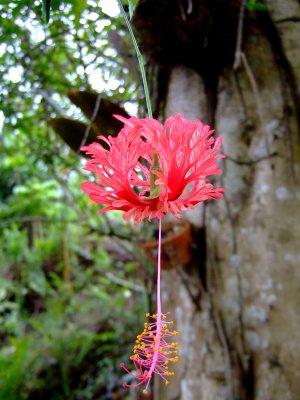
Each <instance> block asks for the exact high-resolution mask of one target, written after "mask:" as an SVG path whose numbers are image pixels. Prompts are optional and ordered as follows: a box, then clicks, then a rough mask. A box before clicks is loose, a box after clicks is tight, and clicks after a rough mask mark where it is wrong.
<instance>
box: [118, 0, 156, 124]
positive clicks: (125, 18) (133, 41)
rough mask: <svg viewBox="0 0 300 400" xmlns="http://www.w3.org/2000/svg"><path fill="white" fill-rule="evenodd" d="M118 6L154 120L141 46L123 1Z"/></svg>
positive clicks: (150, 114)
mask: <svg viewBox="0 0 300 400" xmlns="http://www.w3.org/2000/svg"><path fill="white" fill-rule="evenodd" d="M118 4H119V7H120V10H121V13H122V15H123V18H124V21H125V23H126V25H127V28H128V31H129V34H130V37H131V40H132V43H133V46H134V49H135V52H136V56H137V59H138V62H139V67H140V71H141V76H142V81H143V86H144V93H145V99H146V105H147V111H148V116H149V118H152V107H151V101H150V95H149V89H148V83H147V78H146V72H145V67H144V60H143V56H142V54H141V52H140V49H139V46H138V44H137V41H136V38H135V36H134V33H133V30H132V28H131V24H130V21H129V19H128V17H127V14H126V12H125V10H124V7H123V5H122V2H121V0H118Z"/></svg>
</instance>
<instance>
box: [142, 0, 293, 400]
mask: <svg viewBox="0 0 300 400" xmlns="http://www.w3.org/2000/svg"><path fill="white" fill-rule="evenodd" d="M154 3H155V2H154ZM164 3H168V2H164ZM181 3H182V4H181V6H182V10H183V11H182V13H181V14H180V15H181V18H183V17H184V15H185V17H186V18H188V17H189V15H192V12H193V11H192V12H191V13H190V14H188V12H187V9H184V7H185V6H186V7H192V8H193V7H196V2H195V1H194V2H192V1H188V2H187V4H186V5H185V4H184V3H185V2H184V1H182V2H181ZM216 3H218V2H216ZM219 3H222V2H221V1H220V2H219ZM229 3H230V2H229ZM162 4H163V3H162ZM173 4H175V3H173ZM201 4H202V2H201ZM205 4H206V3H205V2H203V4H202V7H203V8H202V11H203V9H205ZM237 5H238V6H240V2H237V4H236V6H237ZM267 6H268V11H257V12H252V13H249V12H247V11H245V15H244V17H243V18H240V22H241V21H244V22H245V23H244V26H245V28H244V29H242V27H241V25H240V27H241V29H240V33H241V34H242V35H241V37H242V47H241V48H240V49H239V48H238V51H237V52H236V54H235V56H236V57H237V58H235V59H236V66H238V65H239V66H238V68H237V69H236V70H234V69H233V67H232V64H229V63H227V64H226V62H225V63H224V64H223V66H222V68H220V70H218V69H215V71H217V75H218V76H217V79H210V76H209V74H208V69H206V70H201V68H200V67H199V64H197V63H195V65H194V66H193V65H192V64H191V63H190V62H189V63H187V64H188V65H185V63H184V62H182V60H181V62H180V63H177V65H176V63H173V64H172V63H171V67H170V62H169V67H170V70H171V73H170V74H169V78H168V86H167V95H166V105H165V110H166V114H167V115H170V114H174V113H176V112H180V113H181V114H183V115H184V116H185V117H187V118H190V119H195V118H199V119H202V120H203V122H208V121H209V122H210V123H211V122H213V123H214V128H215V129H216V134H217V135H222V136H223V153H224V154H226V156H227V158H226V159H225V160H224V161H223V162H222V170H223V173H222V176H221V177H220V178H218V180H217V181H216V185H217V186H219V187H225V188H226V195H225V199H224V200H218V201H214V202H209V203H206V204H205V205H204V206H203V205H201V206H200V207H199V208H198V210H196V211H194V212H195V213H196V214H194V215H192V218H191V220H193V221H197V225H198V226H197V227H196V230H197V231H198V236H197V235H196V236H195V243H194V244H195V245H196V246H197V247H198V252H196V254H197V256H196V257H195V258H194V260H193V263H192V265H190V266H186V267H183V268H178V269H176V270H172V271H165V272H164V273H163V296H162V298H163V304H164V306H163V307H164V310H165V311H167V310H168V311H172V314H173V316H174V319H175V323H176V329H178V330H179V332H180V338H179V344H180V357H181V359H180V363H179V364H178V365H176V376H175V378H173V380H172V381H171V382H170V383H171V384H170V385H169V386H168V387H167V388H165V387H163V385H161V384H159V383H158V382H156V395H155V398H157V399H164V400H175V399H178V400H179V399H180V400H210V399H211V400H227V399H228V400H229V399H230V400H233V399H241V400H259V399H261V400H288V399H294V400H297V399H300V373H299V370H298V366H299V365H300V351H299V343H300V297H299V293H300V268H299V266H300V246H299V244H300V239H299V238H300V224H299V221H300V140H299V138H300V115H299V112H300V111H299V110H300V108H299V106H300V93H299V91H300V53H299V43H300V6H299V2H297V1H296V0H285V1H279V0H268V1H267ZM228 7H229V6H228ZM235 9H236V8H235ZM184 11H186V13H185V14H184ZM235 15H236V14H235ZM144 19H145V18H144ZM146 20H147V18H146ZM199 23H200V22H199ZM235 26H236V31H237V26H238V21H237V20H236V25H235ZM138 27H139V24H137V28H138ZM148 28H149V26H148ZM221 33H222V32H221ZM141 36H142V39H143V35H141ZM237 36H238V35H237ZM235 39H236V37H235ZM235 43H236V40H235ZM208 46H209V42H208ZM234 47H235V46H234ZM239 50H240V52H239ZM228 51H230V50H228ZM195 53H196V49H195ZM195 57H196V56H195ZM229 58H230V57H229ZM232 61H233V57H232ZM238 61H239V62H238ZM221 63H222V61H221ZM212 82H215V83H213V84H212ZM199 232H200V234H199ZM203 233H205V235H204V234H203ZM199 238H202V239H201V241H200V239H199Z"/></svg>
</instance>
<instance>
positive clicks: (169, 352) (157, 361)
mask: <svg viewBox="0 0 300 400" xmlns="http://www.w3.org/2000/svg"><path fill="white" fill-rule="evenodd" d="M167 314H168V313H167ZM167 314H166V315H167ZM166 315H165V314H161V315H158V314H152V315H151V314H149V317H148V318H151V319H154V320H155V321H154V322H148V323H145V324H144V331H143V332H142V333H141V334H140V335H138V336H137V340H136V344H135V346H134V347H133V355H132V356H131V357H130V359H131V360H132V361H133V364H134V367H135V371H134V372H131V371H129V370H128V369H127V368H126V367H125V366H124V364H123V365H121V366H122V368H123V369H125V371H126V372H127V373H128V374H129V375H131V377H132V378H133V379H134V380H136V383H132V384H126V387H131V386H140V385H143V384H144V385H145V390H146V391H147V390H148V387H149V384H150V380H151V377H152V376H153V374H156V375H158V376H160V377H161V378H162V379H163V380H164V381H165V382H168V381H167V380H166V377H171V376H174V372H171V371H169V366H168V364H169V362H172V363H175V362H177V361H178V356H177V355H176V354H177V353H178V350H177V349H178V343H177V342H171V343H169V342H168V339H169V338H171V337H172V336H174V333H175V335H177V334H178V332H177V331H173V332H169V331H168V329H167V326H168V324H169V322H168V321H166V320H165V318H164V317H165V316H166ZM163 320H165V321H164V322H162V321H163ZM166 384H168V383H166ZM143 393H144V394H145V392H143Z"/></svg>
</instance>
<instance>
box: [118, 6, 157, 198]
mask: <svg viewBox="0 0 300 400" xmlns="http://www.w3.org/2000/svg"><path fill="white" fill-rule="evenodd" d="M117 1H118V4H119V7H120V10H121V13H122V15H123V18H124V20H125V23H126V25H127V28H128V31H129V34H130V37H131V40H132V43H133V46H134V49H135V52H136V56H137V59H138V62H139V67H140V71H141V76H142V82H143V86H144V93H145V99H146V105H147V111H148V116H149V118H152V117H153V114H152V107H151V101H150V95H149V89H148V83H147V78H146V72H145V66H144V60H143V56H142V54H141V52H140V49H139V46H138V44H137V41H136V38H135V35H134V33H133V30H132V28H131V24H130V21H129V19H128V17H127V14H126V12H125V10H124V7H123V5H122V2H121V0H117ZM128 3H129V11H130V14H132V11H133V10H132V3H131V0H128ZM153 170H160V167H159V163H158V157H157V154H154V156H153V167H152V169H151V171H150V196H149V199H155V198H156V197H158V196H159V194H160V192H161V186H160V185H156V184H155V181H156V180H157V176H156V175H154V174H153V173H152V171H153Z"/></svg>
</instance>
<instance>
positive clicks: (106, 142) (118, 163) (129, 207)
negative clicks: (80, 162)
mask: <svg viewBox="0 0 300 400" xmlns="http://www.w3.org/2000/svg"><path fill="white" fill-rule="evenodd" d="M116 118H118V119H119V120H121V121H122V122H124V128H123V129H122V130H121V131H120V133H119V135H118V136H117V137H115V138H113V137H111V136H109V137H108V139H107V138H106V137H103V136H99V139H100V141H102V143H92V144H91V145H89V146H85V147H83V148H82V150H83V151H85V152H86V153H87V154H88V155H91V157H92V158H91V160H89V161H88V162H87V164H86V166H85V169H86V170H88V171H91V172H93V173H94V174H95V175H96V176H97V178H98V181H97V182H96V183H94V182H85V183H82V184H81V188H82V189H83V190H84V191H85V192H86V193H88V194H89V196H90V198H91V200H93V201H95V202H96V203H98V204H103V205H106V207H104V208H103V209H101V210H100V213H103V212H105V211H108V210H122V211H124V218H125V219H129V218H131V217H133V218H134V221H135V222H140V221H142V220H143V219H144V218H148V219H149V220H151V219H152V218H157V219H158V220H159V239H158V256H157V313H156V314H153V315H152V316H150V314H147V315H146V316H147V317H149V318H151V319H152V320H151V321H150V322H147V323H145V325H144V330H143V332H142V333H141V334H140V335H138V336H137V340H136V345H135V346H134V348H133V355H132V356H131V357H130V358H131V360H132V361H133V364H134V367H135V371H134V372H131V371H129V370H128V369H127V368H126V367H125V365H124V364H123V363H122V364H121V367H122V368H123V369H124V370H125V371H126V372H127V373H128V374H129V375H131V376H132V377H133V378H134V379H135V380H136V383H132V384H130V385H129V384H124V386H125V387H132V386H133V387H134V386H140V385H143V384H144V385H145V389H144V390H143V393H144V394H146V393H147V390H148V387H149V384H150V381H151V379H152V376H153V375H154V374H156V375H157V376H160V377H161V378H162V379H163V380H164V381H165V384H168V383H169V382H168V377H170V376H173V375H174V373H173V372H171V371H169V363H175V362H177V361H178V343H177V342H173V341H170V338H172V337H173V336H177V334H178V332H177V331H176V330H171V329H170V328H171V325H172V323H173V322H172V321H167V315H168V314H169V313H166V314H163V313H162V310H161V295H160V271H161V223H162V217H163V216H164V215H166V214H167V213H168V211H169V210H170V211H171V212H172V213H173V215H175V216H176V217H178V218H180V216H181V213H182V212H183V211H184V210H186V209H187V208H193V207H194V206H195V205H196V204H198V203H200V202H202V201H205V200H209V199H217V198H221V197H223V191H224V189H222V188H215V187H214V186H213V185H212V184H211V183H208V182H207V177H209V176H212V175H215V174H218V173H220V172H221V171H220V169H219V167H218V165H217V163H216V161H217V158H220V157H223V156H222V155H220V154H219V155H216V153H217V152H218V150H219V149H220V146H221V142H222V138H221V137H219V138H217V140H215V139H214V138H213V137H212V136H211V135H212V133H213V131H212V130H210V128H209V126H208V125H204V124H203V123H202V122H201V121H199V120H196V121H195V122H191V121H188V120H186V119H184V118H183V117H182V116H181V115H179V114H177V115H175V116H174V117H170V118H168V119H167V120H166V122H165V124H164V125H161V124H160V123H159V122H158V121H157V120H155V119H152V118H144V119H138V118H134V117H133V118H129V119H126V118H123V117H120V116H116ZM107 147H108V148H107Z"/></svg>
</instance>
